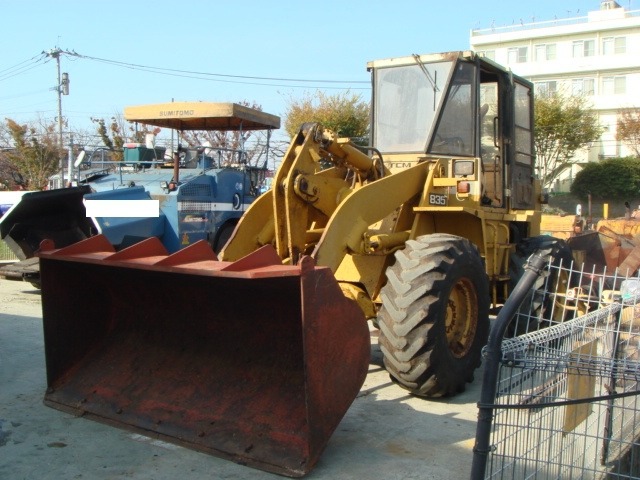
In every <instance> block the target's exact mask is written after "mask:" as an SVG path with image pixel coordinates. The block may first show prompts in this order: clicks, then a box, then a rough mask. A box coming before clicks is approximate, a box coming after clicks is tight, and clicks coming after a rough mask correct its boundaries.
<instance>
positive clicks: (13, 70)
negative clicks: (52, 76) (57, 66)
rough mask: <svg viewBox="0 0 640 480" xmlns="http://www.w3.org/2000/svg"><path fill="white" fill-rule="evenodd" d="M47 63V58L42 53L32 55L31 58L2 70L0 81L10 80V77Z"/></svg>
mask: <svg viewBox="0 0 640 480" xmlns="http://www.w3.org/2000/svg"><path fill="white" fill-rule="evenodd" d="M45 63H47V60H46V57H45V56H43V55H42V54H41V55H37V56H35V57H31V58H30V59H29V60H25V61H23V62H20V63H18V64H16V65H14V66H12V67H9V68H6V69H4V70H0V81H2V80H8V79H9V78H12V77H15V76H17V75H21V74H23V73H26V72H28V71H29V70H33V69H34V68H37V67H39V66H41V65H44V64H45Z"/></svg>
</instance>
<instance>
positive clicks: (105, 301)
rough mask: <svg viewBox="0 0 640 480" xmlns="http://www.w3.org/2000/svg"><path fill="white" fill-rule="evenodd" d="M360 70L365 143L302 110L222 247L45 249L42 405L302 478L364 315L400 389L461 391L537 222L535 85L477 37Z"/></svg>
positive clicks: (327, 427)
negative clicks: (263, 187)
mask: <svg viewBox="0 0 640 480" xmlns="http://www.w3.org/2000/svg"><path fill="white" fill-rule="evenodd" d="M368 69H369V71H370V72H371V74H372V87H373V98H372V105H371V107H372V121H371V131H370V135H371V141H370V144H371V146H369V147H365V148H362V147H359V146H357V145H356V144H354V143H353V142H351V141H350V140H348V139H342V138H339V137H338V136H337V135H336V134H335V133H334V132H331V131H329V130H327V129H325V128H323V127H322V126H321V125H317V124H306V125H303V126H302V128H301V129H300V131H299V133H298V134H297V135H296V136H295V138H293V139H292V141H291V144H290V147H289V149H288V151H287V152H286V154H285V156H284V157H283V159H282V164H281V165H280V167H279V169H278V171H277V173H276V175H275V177H274V179H273V183H272V188H271V190H269V191H268V192H266V193H265V194H263V195H262V196H261V197H259V198H258V199H257V200H256V201H255V202H254V203H253V204H252V205H251V206H250V207H249V209H248V210H247V211H246V213H245V214H244V215H243V216H242V218H241V219H240V221H239V223H238V225H237V227H236V228H235V231H234V232H233V234H232V235H231V238H230V239H229V241H228V243H227V244H226V246H225V247H224V249H223V250H222V251H221V252H220V256H219V257H217V256H216V255H215V254H214V253H213V252H212V251H211V249H210V248H208V246H207V245H206V244H204V243H202V244H200V243H198V244H194V245H192V246H190V247H188V248H186V249H183V250H181V251H179V252H178V253H175V254H172V255H169V254H168V253H167V252H166V251H165V250H164V249H163V247H162V246H161V245H160V244H159V242H155V241H154V240H155V239H149V240H147V241H144V242H141V243H139V244H136V245H135V246H133V247H130V248H128V249H124V250H121V251H119V252H115V251H113V249H112V248H111V247H110V245H109V244H108V242H106V241H105V240H104V239H103V238H101V237H100V236H96V237H92V238H90V239H88V240H86V241H84V242H80V243H77V244H74V245H72V246H70V247H67V248H65V249H60V250H49V251H43V252H42V253H41V254H40V261H41V277H42V302H43V321H44V331H45V349H46V359H47V381H48V390H47V393H46V395H45V403H46V404H48V405H50V406H53V407H55V408H59V409H62V410H66V411H71V412H74V413H76V414H78V415H85V416H87V417H90V418H94V419H97V420H101V421H104V422H107V423H111V424H115V425H117V426H121V427H126V428H130V429H133V430H135V431H138V432H142V433H144V434H146V435H153V436H156V437H160V438H163V439H166V440H170V441H174V442H178V443H180V444H183V445H186V446H188V447H191V448H195V449H199V450H202V451H205V452H208V453H212V454H214V455H219V456H222V457H225V458H229V459H231V460H234V461H236V462H240V463H244V464H249V465H252V466H254V467H257V468H261V469H265V470H268V471H273V472H277V473H280V474H284V475H290V476H301V475H304V474H305V473H307V472H308V471H310V470H311V468H312V467H313V466H314V464H315V463H316V461H317V460H318V458H319V456H320V454H321V452H322V450H323V449H324V447H325V445H326V443H327V442H328V439H329V437H330V435H331V433H332V432H333V431H334V429H335V428H336V426H337V425H338V423H339V422H340V419H341V418H342V417H343V415H344V414H345V412H346V411H347V409H348V408H349V405H350V404H351V402H352V401H353V399H354V398H355V396H356V395H357V393H358V391H359V389H360V387H361V386H362V383H363V381H364V378H365V376H366V372H367V368H368V364H369V358H370V342H369V338H370V331H369V328H368V326H367V322H366V320H367V319H371V320H372V321H373V322H374V324H375V325H376V326H379V328H380V347H381V349H382V352H383V354H384V362H385V365H386V368H387V369H388V371H389V373H390V375H391V377H392V378H393V380H394V381H395V382H396V383H397V384H398V385H400V386H401V387H403V388H405V389H407V390H409V391H410V392H412V393H414V394H416V395H420V396H425V397H432V396H434V397H435V396H443V395H450V394H455V393H456V392H459V391H461V390H463V389H464V387H465V383H466V382H469V381H470V380H471V379H472V377H473V372H474V370H475V369H476V367H477V366H478V365H479V364H480V360H481V357H480V350H481V348H482V346H483V345H484V344H485V342H486V339H487V335H488V330H489V318H488V317H489V309H490V306H491V305H492V304H494V305H497V304H499V303H501V302H502V301H504V299H505V298H506V297H507V295H508V292H509V285H510V284H511V285H512V284H513V283H514V281H515V280H517V279H514V278H513V273H511V274H510V271H511V272H513V271H515V270H514V269H511V270H510V257H512V256H513V255H514V253H515V248H514V247H515V245H516V244H518V243H520V242H521V241H522V240H524V239H526V238H528V237H532V236H536V235H538V234H539V224H540V208H539V206H540V200H541V198H540V191H539V188H538V185H537V182H536V180H535V178H534V165H533V163H534V157H533V131H532V128H533V93H532V85H531V84H530V83H529V82H527V81H526V80H524V79H522V78H519V77H517V76H516V75H513V74H512V73H511V72H509V71H507V70H505V69H503V68H502V67H500V66H498V65H497V64H495V63H493V62H491V61H489V60H487V59H485V58H483V57H480V56H477V55H475V54H474V53H472V52H452V53H444V54H433V55H411V56H408V57H403V58H392V59H387V60H380V61H373V62H371V63H369V64H368ZM45 250H46V249H45ZM89 312H91V313H90V314H89Z"/></svg>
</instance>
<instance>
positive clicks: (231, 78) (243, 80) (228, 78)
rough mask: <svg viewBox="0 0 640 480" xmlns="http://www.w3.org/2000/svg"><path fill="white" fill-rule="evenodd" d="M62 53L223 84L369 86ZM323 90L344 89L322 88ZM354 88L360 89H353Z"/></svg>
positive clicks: (125, 66) (340, 81) (365, 81)
mask: <svg viewBox="0 0 640 480" xmlns="http://www.w3.org/2000/svg"><path fill="white" fill-rule="evenodd" d="M64 53H66V54H68V55H72V56H76V57H78V58H83V59H86V60H93V61H95V62H101V63H107V64H110V65H114V66H118V67H122V68H128V69H132V70H140V71H145V72H150V73H156V74H160V75H168V76H175V77H186V78H195V79H199V80H209V81H216V82H225V83H240V84H248V85H264V86H272V87H299V88H309V87H310V85H291V83H294V82H298V83H315V84H367V85H369V83H370V82H369V81H368V80H321V79H302V78H284V77H261V76H252V75H231V74H224V73H211V72H198V71H192V70H180V69H174V68H162V67H153V66H148V65H141V64H136V63H128V62H121V61H118V60H109V59H105V58H98V57H92V56H89V55H80V54H78V53H76V52H64ZM203 77H204V78H203ZM210 77H215V78H210ZM223 79H224V80H223ZM248 80H251V81H248ZM263 82H287V83H285V84H274V83H263ZM324 88H340V89H344V87H324ZM354 88H355V89H362V87H354ZM364 88H368V87H364Z"/></svg>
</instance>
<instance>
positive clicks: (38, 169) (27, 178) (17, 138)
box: [0, 118, 65, 190]
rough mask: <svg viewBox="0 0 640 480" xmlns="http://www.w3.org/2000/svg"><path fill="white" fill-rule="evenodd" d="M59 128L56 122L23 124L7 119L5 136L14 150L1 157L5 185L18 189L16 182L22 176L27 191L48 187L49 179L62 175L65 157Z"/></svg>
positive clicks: (6, 141)
mask: <svg viewBox="0 0 640 480" xmlns="http://www.w3.org/2000/svg"><path fill="white" fill-rule="evenodd" d="M56 128H57V126H56V124H54V123H46V122H44V121H40V122H39V123H34V124H31V125H20V124H18V123H17V122H15V121H14V120H11V119H9V118H7V119H6V123H5V126H4V128H3V129H2V137H3V140H4V143H5V144H6V145H9V146H10V148H8V149H6V150H4V151H3V152H2V153H1V154H0V165H1V167H0V175H2V179H1V180H0V181H1V183H3V184H4V185H6V186H7V187H8V188H17V186H18V182H17V181H16V180H17V179H18V178H20V177H21V179H22V180H23V184H22V185H21V186H22V187H23V188H25V189H28V190H43V189H45V188H47V186H48V185H49V177H51V176H52V175H53V174H55V173H57V172H58V169H59V166H60V158H61V157H62V156H63V155H65V151H64V150H61V149H60V146H59V138H58V136H57V133H56Z"/></svg>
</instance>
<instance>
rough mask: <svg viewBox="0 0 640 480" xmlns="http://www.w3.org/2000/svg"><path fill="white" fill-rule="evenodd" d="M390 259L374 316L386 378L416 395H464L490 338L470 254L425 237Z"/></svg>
mask: <svg viewBox="0 0 640 480" xmlns="http://www.w3.org/2000/svg"><path fill="white" fill-rule="evenodd" d="M395 258H396V261H395V263H394V264H393V265H391V266H390V267H389V268H388V269H387V284H386V285H385V286H384V288H383V289H382V292H381V297H382V308H381V310H380V313H379V316H378V320H379V324H380V349H381V350H382V353H383V355H384V364H385V367H386V368H387V371H388V372H389V373H390V375H391V378H392V380H393V381H394V382H396V383H397V384H398V385H400V386H401V387H402V388H405V389H406V390H409V391H410V392H411V393H413V394H415V395H419V396H424V397H440V396H445V395H452V394H455V393H458V392H461V391H463V390H464V389H465V384H466V382H470V381H472V380H473V372H474V370H475V369H476V368H477V367H478V366H479V365H480V361H481V349H482V347H483V346H484V345H485V344H486V341H487V337H488V333H489V303H490V298H489V282H488V279H487V275H486V272H485V266H484V262H483V260H482V258H481V257H480V254H479V253H478V250H477V248H476V247H475V246H474V245H473V244H472V243H471V242H469V241H468V240H467V239H464V238H461V237H457V236H454V235H446V234H436V235H425V236H422V237H419V238H418V239H417V240H409V241H408V242H407V244H406V247H405V248H404V250H400V251H398V252H396V253H395Z"/></svg>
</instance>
